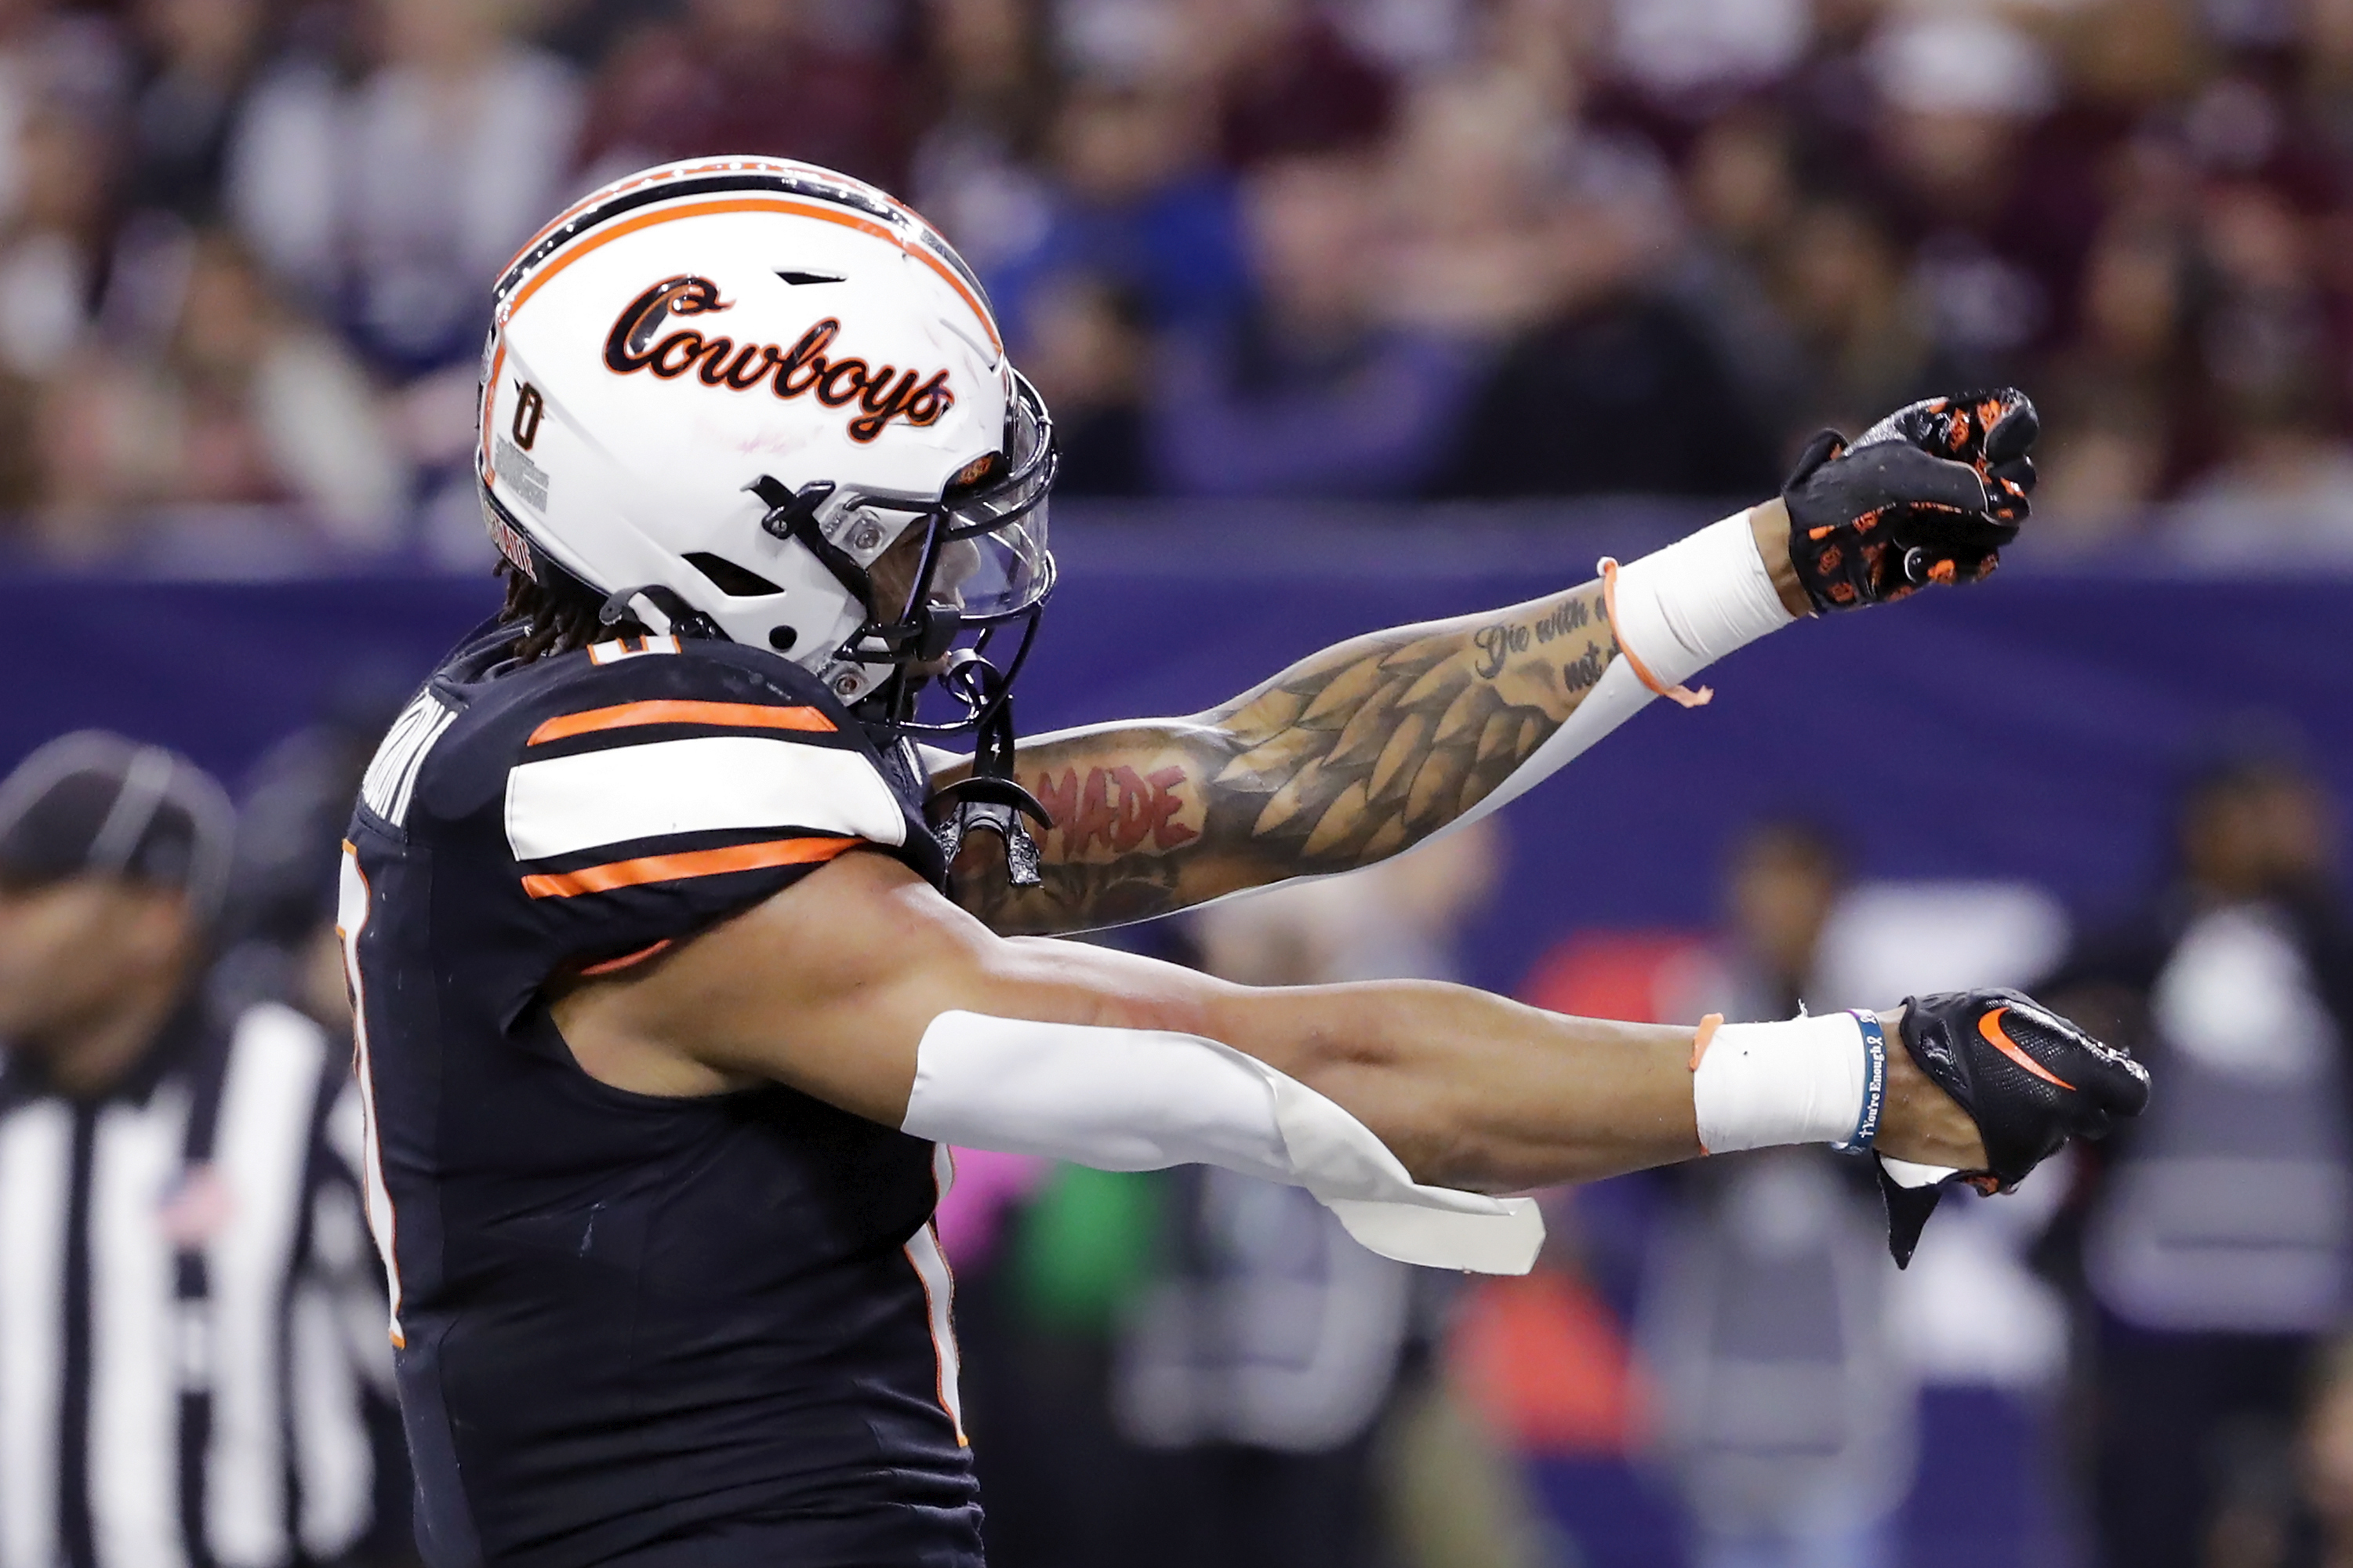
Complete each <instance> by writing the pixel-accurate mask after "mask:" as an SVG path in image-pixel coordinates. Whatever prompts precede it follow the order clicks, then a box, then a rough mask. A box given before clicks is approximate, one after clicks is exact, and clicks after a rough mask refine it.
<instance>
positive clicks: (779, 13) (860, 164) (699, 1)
mask: <svg viewBox="0 0 2353 1568" xmlns="http://www.w3.org/2000/svg"><path fill="white" fill-rule="evenodd" d="M885 10H886V8H885V7H883V6H881V5H818V4H817V3H816V0H685V4H684V5H682V6H681V14H680V15H678V16H676V17H674V18H665V19H663V20H660V21H658V22H655V23H653V24H652V25H650V26H648V27H646V28H644V29H643V30H641V31H639V32H638V33H636V34H635V35H633V36H631V37H627V38H625V39H624V40H623V41H621V42H620V43H619V44H618V45H617V47H615V48H614V50H613V52H612V54H611V55H610V56H609V57H608V58H607V60H606V62H605V66H604V68H603V70H602V71H600V72H599V73H598V77H597V81H596V94H595V99H594V102H593V107H592V109H591V111H590V113H589V116H588V122H587V132H586V142H585V155H586V163H587V166H588V173H589V175H590V178H589V179H588V180H587V181H586V182H584V183H585V184H597V183H601V182H602V181H604V180H607V179H612V178H616V177H617V176H619V175H622V174H628V172H629V171H631V170H632V169H637V168H641V167H643V166H644V165H646V164H648V163H665V162H668V161H669V160H670V159H673V158H691V157H702V156H708V155H713V154H723V153H765V154H767V155H769V156H774V157H785V158H798V159H800V160H802V161H803V162H805V163H821V164H823V165H825V166H826V167H827V168H829V169H839V170H840V171H841V172H842V173H844V174H852V175H855V176H856V177H857V178H859V179H861V180H869V181H871V182H873V183H874V184H879V185H881V186H882V187H883V188H884V189H886V190H892V191H896V190H900V189H902V188H903V187H904V186H905V184H906V179H907V159H908V155H909V153H910V152H911V150H912V148H913V142H914V134H915V131H916V124H915V118H914V112H913V109H912V106H911V104H910V97H911V95H912V94H913V90H914V85H915V84H914V81H913V73H912V72H911V71H910V70H909V69H908V66H909V63H910V62H909V61H908V60H906V59H903V58H895V53H894V51H893V50H892V47H890V46H891V45H892V42H894V40H892V39H890V38H888V37H875V36H874V35H875V33H876V31H877V30H878V29H877V28H875V27H874V26H871V22H872V21H873V20H874V19H875V18H877V17H879V16H881V14H883V13H884V12H885Z"/></svg>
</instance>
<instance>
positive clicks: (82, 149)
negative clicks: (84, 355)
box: [0, 101, 116, 380]
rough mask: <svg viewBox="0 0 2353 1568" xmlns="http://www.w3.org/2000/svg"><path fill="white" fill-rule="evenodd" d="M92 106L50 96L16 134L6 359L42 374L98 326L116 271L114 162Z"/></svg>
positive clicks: (6, 275) (3, 338) (4, 254)
mask: <svg viewBox="0 0 2353 1568" xmlns="http://www.w3.org/2000/svg"><path fill="white" fill-rule="evenodd" d="M108 131H109V126H108V123H107V121H106V120H105V119H104V118H103V117H102V116H100V114H98V113H97V112H96V111H95V110H94V108H93V106H90V105H87V104H75V103H70V102H57V101H52V102H48V103H44V104H41V105H40V106H38V107H37V108H35V109H34V110H32V111H31V112H30V114H29V115H28V116H27V118H26V120H25V121H24V122H23V124H22V126H21V127H20V129H19V130H18V132H17V135H16V149H15V150H16V159H17V174H18V177H19V179H20V181H21V184H19V186H18V188H17V201H16V209H15V216H14V218H13V221H11V222H10V223H9V224H8V226H7V228H6V230H5V237H0V367H5V370H6V371H8V372H10V373H13V374H15V375H16V376H17V377H19V378H23V379H27V380H38V379H40V378H43V377H46V376H48V375H50V374H53V373H56V372H58V371H59V370H61V369H62V368H63V367H64V366H65V363H66V362H67V358H68V356H69V355H70V354H72V353H73V352H74V351H75V350H76V349H79V348H80V347H82V346H83V345H84V343H85V342H86V341H87V339H88V336H89V334H90V331H92V330H93V328H94V327H95V326H96V323H97V319H98V315H99V311H100V306H101V304H102V302H103V301H104V300H105V298H106V295H107V284H108V282H109V279H110V274H111V270H112V262H113V246H114V238H115V227H114V220H115V216H116V215H115V174H116V168H115V161H114V156H113V149H112V148H111V146H110V145H109V138H108Z"/></svg>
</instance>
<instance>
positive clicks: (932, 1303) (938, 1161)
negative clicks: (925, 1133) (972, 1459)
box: [907, 1143, 971, 1447]
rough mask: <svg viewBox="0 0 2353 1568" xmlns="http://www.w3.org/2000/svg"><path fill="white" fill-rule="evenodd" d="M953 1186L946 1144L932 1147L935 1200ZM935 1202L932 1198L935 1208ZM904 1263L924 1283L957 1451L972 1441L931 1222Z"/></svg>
mask: <svg viewBox="0 0 2353 1568" xmlns="http://www.w3.org/2000/svg"><path fill="white" fill-rule="evenodd" d="M954 1184H955V1155H954V1154H952V1153H950V1152H949V1151H948V1146H947V1145H946V1144H944V1143H934V1144H933V1145H932V1185H933V1188H934V1191H935V1192H936V1193H937V1194H938V1197H940V1198H944V1197H946V1196H947V1195H948V1188H949V1187H951V1186H953V1185H954ZM937 1201H938V1199H937V1198H934V1204H936V1203H937ZM907 1261H908V1262H910V1263H912V1264H913V1265H914V1266H915V1278H916V1279H919V1280H921V1281H922V1282H923V1306H924V1310H926V1312H927V1313H928V1314H929V1315H930V1318H931V1329H932V1354H933V1356H934V1358H935V1359H936V1361H937V1363H938V1366H939V1373H938V1375H939V1397H940V1408H942V1409H943V1410H945V1411H946V1412H947V1413H948V1420H949V1421H950V1422H951V1423H952V1424H953V1425H954V1426H955V1437H956V1445H957V1447H968V1446H969V1445H970V1441H971V1440H970V1439H969V1438H967V1437H966V1436H965V1435H964V1394H963V1392H962V1391H961V1390H960V1389H959V1388H958V1387H957V1386H956V1377H957V1373H959V1372H960V1371H961V1370H962V1367H963V1360H962V1357H961V1356H960V1355H959V1354H958V1352H957V1350H956V1338H955V1272H954V1270H952V1269H950V1268H948V1260H947V1255H946V1254H945V1253H944V1252H942V1251H941V1250H940V1235H939V1232H938V1231H937V1230H935V1229H934V1228H933V1226H932V1222H931V1221H929V1220H925V1221H924V1222H923V1229H921V1230H919V1231H917V1232H916V1233H915V1234H914V1235H913V1237H909V1238H908V1241H907Z"/></svg>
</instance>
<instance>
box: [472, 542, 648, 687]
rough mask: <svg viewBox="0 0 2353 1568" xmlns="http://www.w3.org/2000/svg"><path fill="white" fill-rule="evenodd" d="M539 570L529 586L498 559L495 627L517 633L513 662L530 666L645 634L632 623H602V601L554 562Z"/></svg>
mask: <svg viewBox="0 0 2353 1568" xmlns="http://www.w3.org/2000/svg"><path fill="white" fill-rule="evenodd" d="M539 570H540V577H539V580H538V581H536V582H534V581H533V580H532V579H531V578H530V577H529V576H528V575H526V574H523V573H522V572H520V571H518V570H517V569H516V568H515V565H514V563H512V562H511V561H509V560H507V559H506V558H505V557H504V556H501V557H500V558H499V563H498V567H497V574H498V575H499V576H501V577H503V578H505V579H506V584H507V600H506V604H505V605H504V606H503V607H501V609H500V611H499V622H500V624H501V626H513V627H514V628H515V629H516V636H515V641H514V657H515V659H516V662H518V663H521V664H529V663H531V662H532V661H533V659H540V658H553V657H554V656H555V655H557V654H563V653H576V652H578V651H579V650H580V649H582V648H584V647H587V646H588V645H589V644H590V643H594V642H605V641H607V640H609V639H611V638H613V637H643V636H645V635H646V628H645V627H644V626H640V625H638V622H637V621H636V620H635V619H634V618H629V617H624V618H623V619H621V620H619V621H607V620H606V619H604V618H603V617H604V609H605V596H604V595H602V594H599V593H597V592H596V590H595V589H594V588H591V587H590V586H588V584H586V583H583V582H582V581H580V579H579V578H577V577H575V576H574V575H573V574H571V573H569V572H566V571H565V570H564V568H562V567H561V566H558V565H556V564H555V563H554V562H552V561H547V560H544V559H543V560H542V561H541V562H540V566H539Z"/></svg>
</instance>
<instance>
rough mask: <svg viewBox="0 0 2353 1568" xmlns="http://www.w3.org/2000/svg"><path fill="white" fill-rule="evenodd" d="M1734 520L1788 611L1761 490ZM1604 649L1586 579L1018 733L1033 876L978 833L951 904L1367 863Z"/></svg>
mask: <svg viewBox="0 0 2353 1568" xmlns="http://www.w3.org/2000/svg"><path fill="white" fill-rule="evenodd" d="M1746 528H1747V529H1748V531H1749V533H1750V536H1751V537H1752V538H1753V539H1754V541H1755V545H1756V551H1757V557H1758V558H1759V560H1760V561H1762V562H1763V563H1766V567H1767V571H1768V572H1769V573H1770V575H1771V579H1772V585H1773V588H1774V590H1775V591H1777V592H1778V595H1779V596H1780V598H1781V601H1782V604H1783V605H1784V606H1785V607H1786V608H1787V609H1788V611H1789V612H1790V613H1791V614H1793V615H1794V614H1799V613H1802V612H1803V610H1804V609H1805V607H1806V599H1805V594H1804V591H1803V589H1802V588H1800V587H1799V583H1798V579H1797V576H1796V574H1795V571H1794V570H1793V569H1792V567H1791V566H1790V564H1789V553H1788V512H1787V511H1786V510H1783V508H1782V505H1781V503H1780V502H1778V501H1771V502H1767V504H1765V505H1763V506H1759V507H1757V508H1754V509H1752V510H1750V511H1749V512H1747V513H1746ZM1619 658H1620V648H1619V646H1618V643H1617V640H1616V638H1615V637H1614V636H1613V635H1612V630H1611V626H1610V624H1609V617H1608V616H1606V615H1605V614H1604V612H1603V604H1602V585H1601V584H1600V583H1599V582H1598V581H1596V582H1590V583H1586V584H1581V585H1579V586H1577V587H1575V588H1571V589H1569V590H1567V592H1565V593H1560V594H1556V595H1551V596H1549V597H1547V598H1542V599H1535V600H1531V601H1529V602H1528V603H1526V604H1524V605H1513V606H1511V607H1510V608H1508V609H1503V610H1497V611H1493V612H1491V613H1488V614H1484V615H1475V616H1460V617H1457V618H1455V619H1453V620H1446V621H1434V622H1430V623H1429V624H1427V625H1423V626H1404V627H1399V628H1397V629H1394V630H1390V631H1384V632H1377V633H1374V634H1372V635H1371V636H1368V637H1357V638H1355V639H1353V640H1351V641H1348V642H1345V643H1342V644H1340V645H1339V646H1337V647H1330V648H1326V649H1324V651H1323V652H1321V653H1318V654H1314V655H1313V656H1311V657H1309V658H1305V659H1303V660H1302V661H1300V662H1299V663H1298V664H1296V665H1293V667H1292V668H1289V669H1286V670H1284V671H1282V673H1281V674H1280V675H1277V676H1276V677H1275V678H1274V679H1271V680H1270V681H1267V682H1266V683H1265V684H1264V685H1261V686H1260V687H1258V688H1256V689H1253V690H1250V691H1247V692H1244V693H1243V694H1242V695H1240V696H1239V697H1237V698H1235V699H1233V700H1231V701H1229V702H1226V703H1223V704H1221V705H1219V707H1216V708H1213V709H1210V710H1208V711H1207V712H1204V713H1198V714H1195V715H1193V716H1191V717H1189V718H1185V719H1174V720H1155V721H1145V722H1142V723H1131V724H1107V725H1098V726H1094V727H1091V728H1088V729H1083V730H1072V731H1063V732H1061V733H1060V734H1055V735H1048V736H1042V737H1040V738H1039V739H1037V740H1034V741H1029V742H1025V743H1023V744H1022V745H1021V747H1020V748H1019V751H1018V753H1017V757H1016V763H1015V771H1016V776H1017V778H1018V780H1019V782H1020V783H1021V784H1024V785H1026V786H1028V787H1029V789H1030V790H1031V791H1032V792H1034V793H1035V794H1036V795H1037V796H1038V798H1039V800H1040V801H1041V802H1042V803H1044V805H1046V808H1047V810H1048V811H1050V813H1052V815H1053V817H1054V824H1055V825H1054V826H1053V827H1051V828H1050V829H1048V830H1045V831H1044V832H1041V833H1039V835H1038V839H1039V850H1040V852H1041V853H1040V860H1041V862H1042V864H1041V867H1040V871H1041V874H1042V877H1043V881H1042V883H1041V884H1040V885H1039V886H1037V887H1032V888H1017V887H1014V886H1012V885H1011V884H1010V883H1009V882H1008V879H1007V878H1006V876H1005V871H1004V850H1003V846H1002V843H1001V841H1000V840H998V839H997V837H995V836H994V835H986V834H976V835H974V836H972V837H970V838H969V839H967V840H966V847H965V853H964V854H963V855H962V856H960V857H959V858H958V861H957V864H956V868H955V883H954V892H955V899H956V901H957V902H958V903H960V904H962V905H963V906H964V907H965V909H967V910H971V911H972V912H973V913H975V914H976V915H978V916H980V917H981V919H982V920H984V921H987V923H988V924H989V925H990V926H991V927H992V928H993V929H995V930H997V931H1003V932H1008V933H1017V932H1033V933H1034V932H1052V931H1076V930H1083V929H1086V928H1089V927H1094V926H1103V925H1116V924H1120V923H1122V922H1124V921H1136V920H1144V919H1146V918H1148V917H1150V916H1153V915H1160V914H1166V913H1168V912H1169V911H1171V910H1180V909H1185V908H1188V907H1190V906H1192V905H1194V904H1198V903H1202V902H1205V901H1207V900H1210V899H1214V898H1218V897H1219V896H1221V895H1223V894H1226V893H1230V892H1234V891H1236V890H1238V889H1244V888H1254V887H1260V886H1262V885H1264V884H1266V883H1269V882H1275V881H1280V880H1282V879H1285V878H1289V877H1300V876H1319V875H1324V874H1328V873H1331V872H1335V871H1346V870H1351V869H1354V868H1356V867H1359V866H1366V865H1370V864H1371V863H1372V862H1374V861H1376V860H1380V859H1385V858H1388V856H1391V855H1394V854H1396V853H1397V852H1398V850H1400V849H1404V848H1407V847H1409V846H1411V845H1413V844H1416V843H1419V841H1420V840H1422V839H1423V838H1426V837H1429V836H1430V834H1432V833H1435V832H1437V831H1438V830H1439V829H1440V828H1442V827H1444V826H1447V825H1449V824H1450V823H1452V822H1454V821H1456V820H1458V819H1459V818H1461V816H1463V815H1464V814H1465V813H1467V812H1469V811H1471V810H1472V808H1473V807H1475V806H1476V805H1478V804H1479V803H1480V802H1481V801H1482V800H1484V799H1486V798H1487V796H1488V795H1491V794H1492V793H1493V791H1494V790H1495V788H1496V787H1497V786H1498V785H1499V784H1502V783H1503V782H1504V780H1505V779H1506V778H1508V777H1509V776H1510V775H1511V774H1512V773H1514V771H1515V770H1517V769H1518V768H1520V767H1521V766H1522V765H1523V764H1524V763H1526V762H1527V760H1528V759H1529V757H1530V756H1532V755H1533V754H1534V753H1535V752H1536V750H1537V748H1538V747H1540V746H1542V745H1543V744H1544V743H1545V742H1546V741H1548V740H1550V739H1551V738H1552V737H1553V736H1554V735H1555V734H1556V733H1557V732H1558V731H1559V730H1560V729H1561V727H1562V725H1564V724H1565V723H1567V721H1568V720H1569V718H1570V716H1571V715H1572V714H1574V713H1575V712H1576V711H1577V709H1578V708H1579V706H1580V705H1582V704H1583V703H1584V701H1585V700H1586V698H1587V696H1588V694H1589V693H1590V692H1592V691H1593V689H1595V687H1596V686H1597V685H1598V684H1599V682H1600V680H1601V679H1602V677H1603V675H1604V674H1605V672H1607V670H1608V669H1609V666H1610V665H1611V664H1612V663H1613V662H1615V661H1617V660H1618V659H1619ZM954 776H956V775H955V774H948V775H944V777H943V780H942V782H946V779H947V778H951V777H954Z"/></svg>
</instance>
